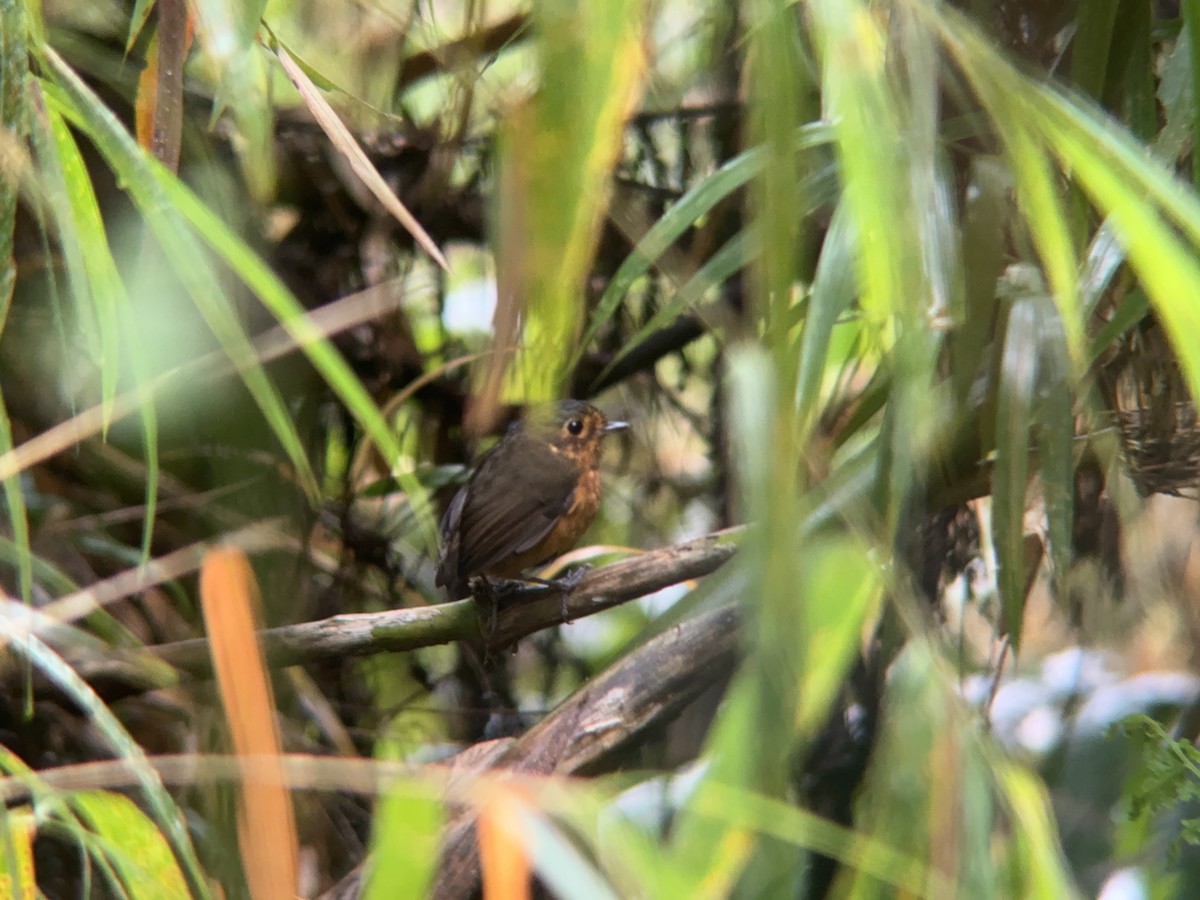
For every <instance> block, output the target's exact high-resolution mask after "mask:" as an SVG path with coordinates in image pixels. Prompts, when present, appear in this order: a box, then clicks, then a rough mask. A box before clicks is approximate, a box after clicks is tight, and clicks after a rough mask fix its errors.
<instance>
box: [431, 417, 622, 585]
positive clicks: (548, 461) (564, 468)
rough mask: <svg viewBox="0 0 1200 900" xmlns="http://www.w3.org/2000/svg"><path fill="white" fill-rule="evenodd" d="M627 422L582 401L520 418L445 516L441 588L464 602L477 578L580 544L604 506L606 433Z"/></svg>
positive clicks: (507, 572)
mask: <svg viewBox="0 0 1200 900" xmlns="http://www.w3.org/2000/svg"><path fill="white" fill-rule="evenodd" d="M628 427H629V426H628V423H626V422H610V421H608V419H607V418H605V416H604V413H602V412H601V411H600V410H598V409H597V408H596V407H594V406H592V405H591V404H590V403H585V402H583V401H582V400H564V401H562V402H561V403H557V404H551V405H548V406H544V407H535V408H533V409H531V410H530V411H529V412H528V413H527V414H526V416H525V417H524V418H523V419H521V420H519V421H517V422H514V423H513V424H512V425H511V426H510V427H509V429H508V433H507V434H505V436H504V437H503V438H502V439H501V440H500V442H499V443H498V444H496V446H495V447H493V448H492V449H491V450H489V451H488V452H487V453H486V454H485V455H484V456H483V458H482V459H481V460H480V461H479V464H478V465H477V466H476V467H475V471H474V472H473V473H472V474H471V477H470V478H469V479H468V480H467V483H466V484H465V485H463V487H462V488H460V489H459V491H458V493H457V494H455V496H454V499H453V500H452V501H451V502H450V506H449V507H448V508H447V510H446V515H445V516H444V517H443V518H442V556H441V559H440V560H439V561H438V571H437V584H438V586H439V587H445V588H446V591H447V592H448V593H449V595H450V597H451V598H452V599H458V598H460V597H464V596H466V595H467V594H468V593H469V592H470V586H469V581H470V579H471V578H472V577H474V576H477V575H482V576H485V577H490V578H517V577H519V576H520V575H522V574H523V573H525V572H527V571H528V570H529V569H531V568H533V567H535V566H538V565H541V564H542V563H545V562H548V561H549V560H551V559H553V558H554V557H556V556H558V555H560V554H562V553H565V552H566V551H568V550H570V549H571V548H572V547H574V546H575V543H576V541H578V540H579V539H580V538H581V537H583V533H584V532H585V531H587V529H588V526H589V525H591V524H592V519H594V518H595V517H596V511H597V510H598V509H599V508H600V456H601V454H602V452H603V449H604V438H605V437H606V436H607V435H609V434H612V433H613V432H614V431H621V430H622V429H625V428H628ZM533 580H536V579H533Z"/></svg>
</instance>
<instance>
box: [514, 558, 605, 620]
mask: <svg viewBox="0 0 1200 900" xmlns="http://www.w3.org/2000/svg"><path fill="white" fill-rule="evenodd" d="M590 571H592V567H591V566H590V565H588V564H587V563H584V564H583V565H580V566H577V567H576V568H574V569H571V570H569V571H568V572H567V573H566V574H565V575H562V576H561V577H559V578H530V579H529V580H530V581H532V582H534V583H535V584H540V585H543V586H545V587H547V588H549V589H551V590H554V591H558V593H559V597H560V598H561V600H562V608H561V611H562V620H563V621H564V622H570V621H571V611H570V609H568V607H567V601H568V600H569V599H570V598H571V591H573V590H575V588H576V587H578V586H579V582H581V581H583V577H584V576H585V575H587V573H588V572H590Z"/></svg>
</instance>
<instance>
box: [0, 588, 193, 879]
mask: <svg viewBox="0 0 1200 900" xmlns="http://www.w3.org/2000/svg"><path fill="white" fill-rule="evenodd" d="M10 609H11V607H10ZM9 614H10V615H11V612H10V613H9ZM9 647H10V648H12V649H13V650H15V651H17V652H18V653H20V655H21V656H23V657H27V658H28V659H29V660H30V662H31V663H32V664H33V666H34V668H36V669H37V670H38V671H39V672H41V673H42V674H43V675H44V676H45V677H46V678H47V679H49V680H50V681H51V682H52V683H54V684H55V685H57V686H58V688H59V689H60V690H61V691H62V692H63V693H64V694H65V695H66V696H68V697H70V698H71V700H72V702H74V703H75V704H76V705H77V706H78V707H79V709H80V710H82V711H83V713H84V714H85V715H86V716H87V717H88V719H89V720H90V722H91V723H92V725H93V727H95V728H96V730H97V732H98V733H99V734H100V735H101V736H102V737H103V739H104V740H105V741H107V742H108V744H109V746H110V747H111V748H112V749H113V751H114V752H115V753H116V754H117V755H118V756H120V757H122V758H124V759H125V760H126V762H128V763H129V765H130V767H131V771H132V772H133V774H134V777H135V779H136V781H137V784H138V787H139V788H140V789H141V790H142V792H143V793H144V795H145V797H146V802H147V804H148V806H149V807H150V810H151V811H152V812H153V814H154V816H155V818H156V819H157V822H158V826H157V827H160V828H162V829H163V832H162V833H163V835H164V836H165V840H166V841H167V842H168V843H169V845H170V847H171V848H172V849H173V853H174V856H175V858H176V859H177V861H178V863H181V864H182V866H183V870H184V871H186V872H187V880H188V882H189V885H190V888H191V890H192V891H194V892H196V894H198V895H199V896H201V897H208V896H210V894H209V892H208V890H207V882H206V881H205V879H204V876H203V874H202V871H201V869H200V863H199V860H198V859H197V858H196V853H195V850H194V848H193V847H192V842H191V838H190V837H189V836H188V833H187V829H186V827H185V825H184V821H183V816H182V813H181V812H180V810H179V808H178V807H177V806H176V805H175V801H174V800H173V799H172V798H171V795H170V794H168V793H167V791H166V789H165V788H164V787H163V783H162V780H161V779H160V778H159V776H158V773H157V772H155V770H154V768H153V767H152V766H151V765H150V761H149V760H148V759H147V758H146V754H145V752H144V751H143V750H142V748H141V747H140V746H139V745H138V743H137V742H136V741H135V740H134V739H133V738H132V736H130V734H129V732H128V731H126V730H125V728H124V726H123V725H122V724H121V723H120V722H119V721H118V720H117V717H116V716H115V715H114V714H113V712H112V710H110V709H109V708H108V706H106V705H105V703H104V701H102V700H101V699H100V698H99V697H98V696H97V695H96V693H95V691H93V690H92V688H91V686H90V685H88V684H87V683H86V682H85V681H84V680H83V679H82V678H80V677H79V675H78V674H77V673H76V672H75V671H74V670H73V669H72V668H71V667H70V666H69V665H67V663H66V662H65V661H64V660H63V659H62V657H61V656H59V655H58V654H57V653H55V652H54V651H53V650H51V649H50V648H49V647H48V646H47V645H46V644H44V643H43V642H42V641H41V640H40V639H39V638H37V637H35V636H33V634H24V635H22V636H21V638H20V640H16V641H10V642H9ZM151 827H152V828H155V833H156V834H158V833H159V832H158V831H157V828H156V827H155V826H153V825H151Z"/></svg>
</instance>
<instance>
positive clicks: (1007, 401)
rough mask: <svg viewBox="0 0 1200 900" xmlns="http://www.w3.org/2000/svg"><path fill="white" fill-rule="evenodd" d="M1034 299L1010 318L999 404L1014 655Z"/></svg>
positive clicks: (995, 514)
mask: <svg viewBox="0 0 1200 900" xmlns="http://www.w3.org/2000/svg"><path fill="white" fill-rule="evenodd" d="M1036 303H1037V301H1036V298H1034V297H1019V298H1017V299H1016V300H1015V301H1014V302H1013V305H1012V309H1011V310H1010V311H1009V314H1008V331H1007V333H1006V334H1005V337H1004V351H1003V353H1002V355H1001V361H1000V383H999V387H998V391H997V402H996V465H995V468H994V470H993V474H992V535H993V540H994V541H995V545H996V560H997V564H998V568H999V572H998V576H997V580H998V585H999V589H1000V598H1001V602H1002V605H1003V609H1004V624H1005V628H1006V629H1007V631H1008V635H1009V640H1010V641H1011V642H1012V645H1013V650H1014V651H1015V650H1019V649H1020V639H1021V620H1022V616H1023V613H1024V604H1025V550H1024V537H1025V531H1024V522H1025V492H1026V488H1027V486H1028V482H1029V433H1030V428H1031V426H1032V424H1033V409H1034V402H1035V399H1036V397H1035V394H1036V391H1037V376H1038V343H1039V341H1038V328H1039V325H1040V316H1038V314H1037V305H1036Z"/></svg>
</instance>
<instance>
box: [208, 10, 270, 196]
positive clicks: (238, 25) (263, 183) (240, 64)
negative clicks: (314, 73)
mask: <svg viewBox="0 0 1200 900" xmlns="http://www.w3.org/2000/svg"><path fill="white" fill-rule="evenodd" d="M266 6H267V3H266V0H250V2H248V3H239V4H234V3H233V2H232V0H195V2H194V3H191V4H189V6H188V8H189V10H191V15H192V16H193V17H194V19H195V23H196V34H197V39H198V43H199V45H200V47H201V49H202V50H203V52H204V53H205V55H206V56H207V57H208V60H209V62H210V63H211V64H212V66H213V68H214V69H215V70H216V73H217V79H218V81H217V97H216V101H215V103H214V110H213V117H214V118H215V117H216V116H217V114H218V113H219V112H220V110H222V109H223V108H224V107H226V106H228V107H229V109H230V111H231V112H232V114H233V121H234V122H235V123H236V127H237V131H238V137H239V140H237V141H234V142H233V147H234V149H235V151H236V152H237V154H238V161H239V162H240V163H241V164H242V172H243V175H244V177H245V183H246V185H247V186H248V187H249V189H250V194H251V196H253V197H254V198H256V199H257V200H259V201H262V202H266V201H267V200H269V199H270V198H271V196H272V195H273V193H274V191H275V147H274V125H275V116H274V112H273V110H272V107H271V100H270V94H269V92H268V78H267V65H266V60H265V58H264V57H263V55H262V54H261V53H260V52H258V48H257V46H256V44H255V37H256V35H257V32H258V23H259V21H260V20H261V19H262V14H263V10H264V9H266Z"/></svg>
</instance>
